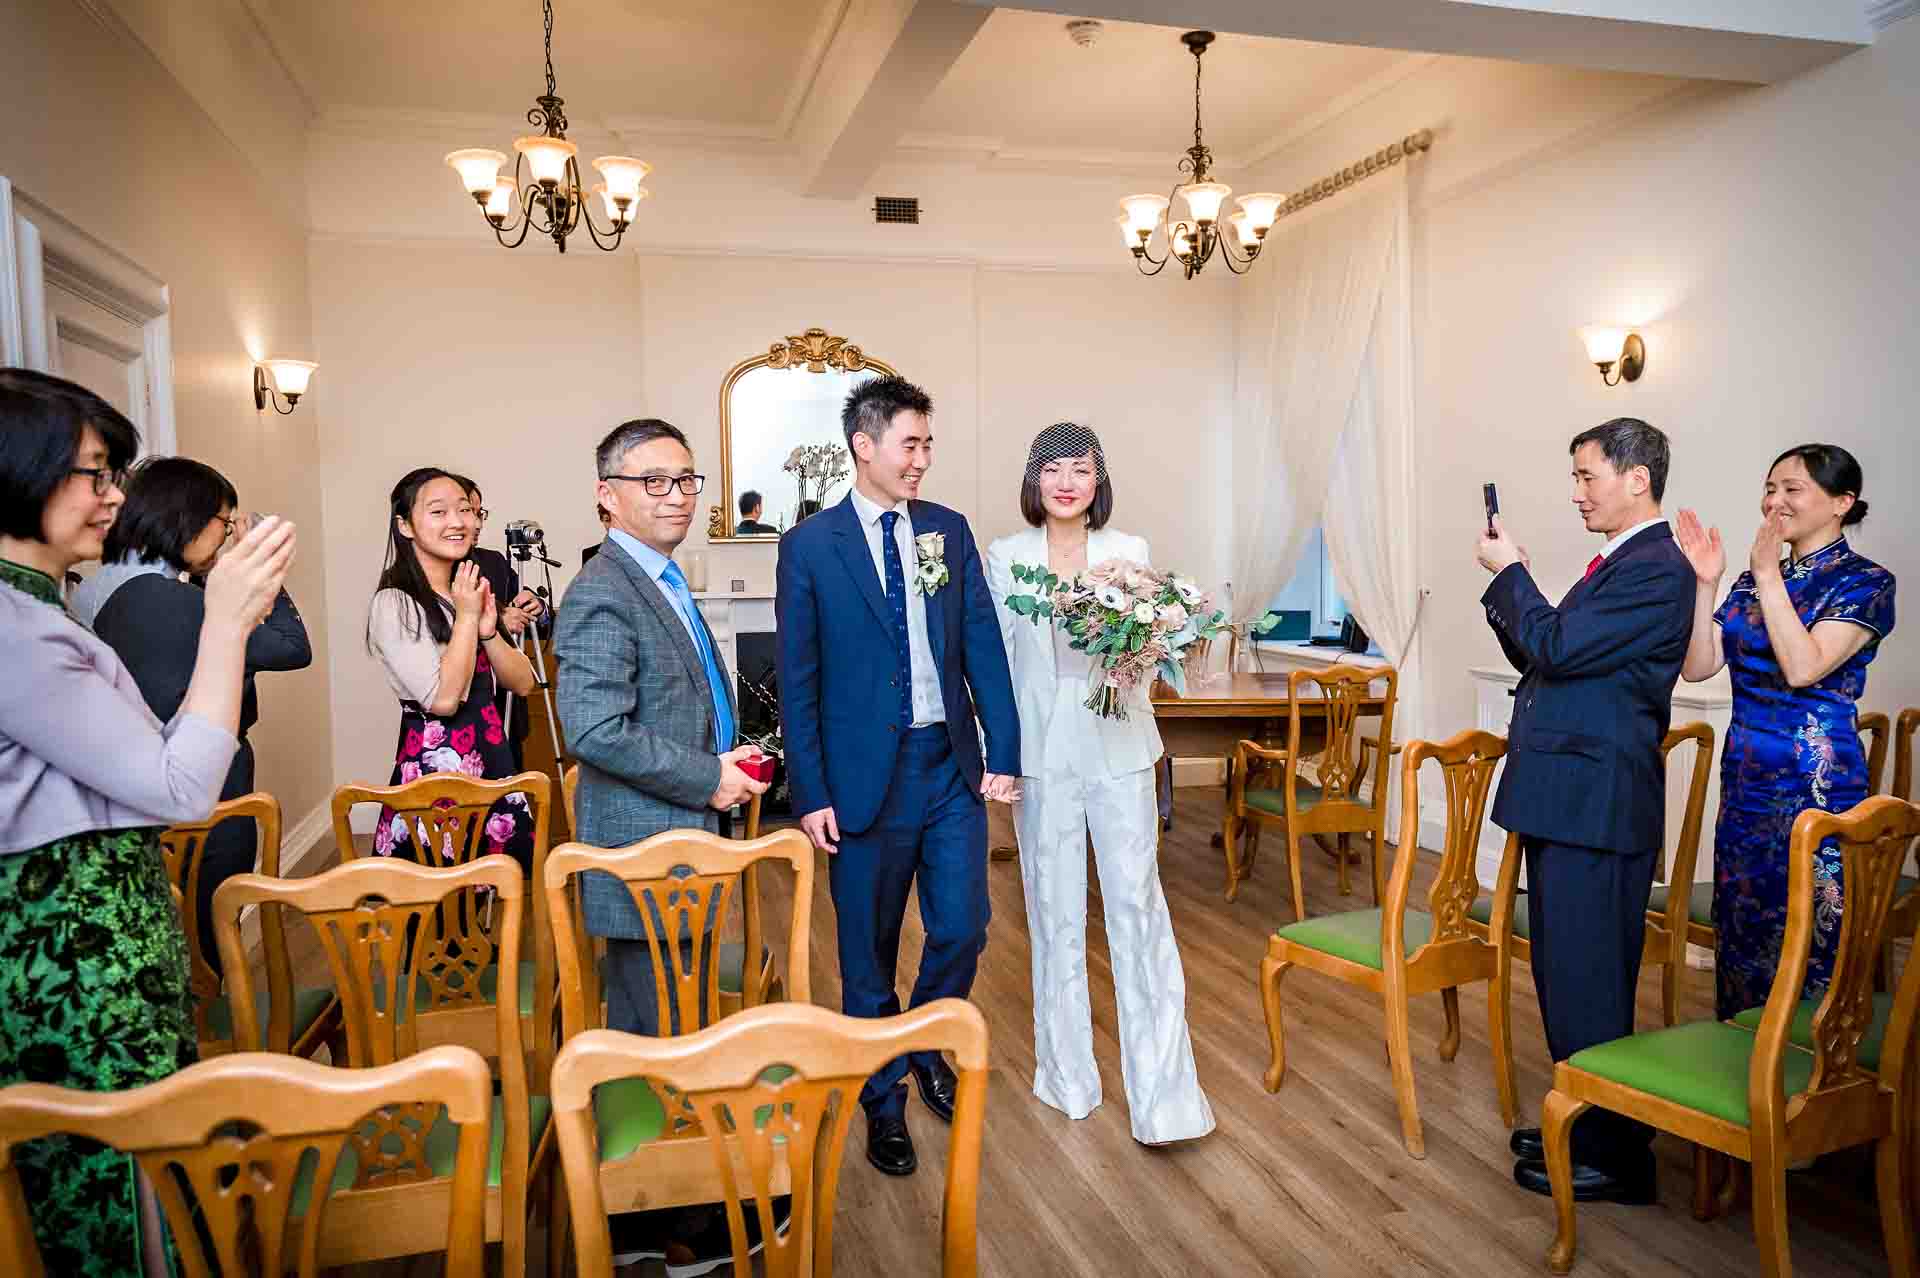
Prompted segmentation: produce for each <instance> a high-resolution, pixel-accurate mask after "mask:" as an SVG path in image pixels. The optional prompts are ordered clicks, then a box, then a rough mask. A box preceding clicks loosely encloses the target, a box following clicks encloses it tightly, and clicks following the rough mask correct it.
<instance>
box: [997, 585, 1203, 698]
mask: <svg viewBox="0 0 1920 1278" xmlns="http://www.w3.org/2000/svg"><path fill="white" fill-rule="evenodd" d="M1013 578H1014V580H1015V581H1018V582H1021V583H1023V584H1025V585H1028V586H1031V587H1032V588H1033V593H1031V594H1018V595H1008V596H1007V607H1008V608H1009V609H1010V610H1011V611H1013V612H1014V613H1016V614H1017V615H1019V616H1022V617H1025V618H1027V619H1028V620H1029V621H1031V622H1033V623H1034V624H1035V625H1039V624H1040V622H1041V619H1042V618H1050V619H1052V621H1053V624H1055V625H1057V626H1061V627H1064V628H1065V630H1066V632H1067V635H1068V638H1069V646H1071V647H1073V648H1076V649H1078V650H1080V651H1082V652H1085V653H1086V654H1087V655H1088V656H1090V657H1092V658H1094V659H1095V664H1096V668H1097V669H1099V670H1100V671H1102V672H1103V676H1104V677H1102V678H1101V679H1100V680H1099V681H1098V682H1097V683H1096V684H1095V685H1094V688H1093V691H1092V693H1091V694H1090V695H1089V696H1088V697H1087V701H1086V706H1087V709H1089V710H1091V711H1093V712H1094V713H1095V714H1097V715H1099V716H1100V717H1101V718H1103V719H1124V718H1126V717H1127V701H1128V699H1129V698H1130V697H1131V696H1132V694H1133V692H1134V690H1135V689H1137V688H1140V687H1141V686H1143V685H1145V684H1147V683H1149V682H1150V681H1151V680H1152V679H1153V677H1154V676H1155V675H1156V674H1157V675H1159V676H1160V677H1161V678H1162V679H1165V680H1166V681H1167V683H1168V684H1169V685H1170V686H1171V687H1172V688H1173V689H1174V690H1175V691H1176V692H1179V693H1181V694H1182V695H1184V694H1185V692H1186V687H1187V677H1186V668H1185V666H1184V665H1183V664H1182V662H1181V658H1182V656H1183V655H1184V654H1185V653H1186V651H1187V649H1188V648H1189V647H1191V646H1192V645H1193V644H1195V643H1198V642H1201V641H1205V640H1211V639H1212V638H1213V637H1214V636H1215V635H1217V634H1219V633H1220V629H1221V626H1222V624H1223V623H1224V621H1225V620H1226V614H1225V613H1222V612H1216V611H1214V610H1213V601H1212V600H1211V599H1209V598H1208V597H1207V596H1206V594H1205V593H1203V592H1202V591H1201V589H1200V587H1199V586H1197V585H1195V584H1194V583H1193V581H1192V580H1190V579H1188V578H1186V577H1181V576H1177V575H1175V574H1173V573H1168V572H1155V571H1154V570H1153V569H1151V568H1147V567H1143V566H1142V565H1140V564H1136V563H1132V562H1129V561H1128V560H1125V559H1108V560H1103V561H1102V562H1100V563H1097V564H1094V565H1093V566H1092V567H1090V568H1088V569H1087V570H1086V571H1085V572H1084V573H1081V574H1079V575H1078V576H1075V577H1071V578H1067V579H1064V580H1063V579H1062V578H1060V577H1058V576H1056V575H1054V574H1053V573H1052V572H1049V571H1048V570H1047V569H1046V568H1045V567H1044V566H1030V565H1027V564H1015V565H1014V566H1013Z"/></svg>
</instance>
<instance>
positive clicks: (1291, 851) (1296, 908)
mask: <svg viewBox="0 0 1920 1278" xmlns="http://www.w3.org/2000/svg"><path fill="white" fill-rule="evenodd" d="M1300 852H1301V848H1300V836H1299V835H1297V834H1295V833H1293V832H1292V831H1291V830H1289V831H1288V832H1287V874H1288V876H1289V877H1290V878H1291V879H1292V880H1293V920H1294V922H1296V923H1300V922H1304V921H1305V920H1306V917H1307V893H1306V889H1305V888H1303V887H1301V885H1300Z"/></svg>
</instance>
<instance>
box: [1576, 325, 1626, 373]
mask: <svg viewBox="0 0 1920 1278" xmlns="http://www.w3.org/2000/svg"><path fill="white" fill-rule="evenodd" d="M1580 340H1581V342H1582V343H1584V344H1585V345H1586V348H1587V358H1588V359H1590V360H1592V361H1593V362H1594V363H1596V364H1612V363H1613V362H1614V361H1615V360H1617V359H1619V358H1620V351H1621V348H1622V347H1624V346H1626V344H1627V330H1626V329H1624V328H1608V327H1606V326H1604V325H1601V324H1589V325H1587V326H1586V327H1585V328H1583V329H1581V330H1580Z"/></svg>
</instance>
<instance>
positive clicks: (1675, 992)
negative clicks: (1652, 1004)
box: [1660, 962, 1686, 1029]
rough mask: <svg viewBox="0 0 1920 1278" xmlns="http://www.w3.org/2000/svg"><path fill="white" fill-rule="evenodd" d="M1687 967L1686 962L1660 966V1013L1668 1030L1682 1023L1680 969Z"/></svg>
mask: <svg viewBox="0 0 1920 1278" xmlns="http://www.w3.org/2000/svg"><path fill="white" fill-rule="evenodd" d="M1685 966H1686V964H1685V963H1684V962H1682V963H1672V962H1668V963H1662V964H1661V965H1660V1013H1661V1015H1662V1016H1664V1017H1665V1018H1666V1022H1667V1028H1668V1029H1672V1028H1673V1027H1674V1026H1675V1025H1678V1024H1679V1023H1680V969H1681V968H1683V967H1685Z"/></svg>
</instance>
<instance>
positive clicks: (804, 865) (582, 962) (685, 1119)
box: [545, 830, 814, 1211]
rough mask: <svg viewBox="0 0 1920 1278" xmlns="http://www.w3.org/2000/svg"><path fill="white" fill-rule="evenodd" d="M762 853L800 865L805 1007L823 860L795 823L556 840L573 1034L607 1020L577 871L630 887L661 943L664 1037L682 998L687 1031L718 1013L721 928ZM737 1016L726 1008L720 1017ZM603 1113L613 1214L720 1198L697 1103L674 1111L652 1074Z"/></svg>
mask: <svg viewBox="0 0 1920 1278" xmlns="http://www.w3.org/2000/svg"><path fill="white" fill-rule="evenodd" d="M759 861H780V862H784V863H785V864H786V865H787V866H788V867H789V868H791V869H792V871H793V908H792V914H791V916H790V921H789V925H788V930H787V938H788V940H787V961H786V981H787V989H788V991H789V997H791V998H792V999H793V1000H795V1001H796V1002H799V1003H806V1002H808V1001H809V1000H810V999H811V998H812V984H811V982H810V980H809V977H808V938H809V924H810V921H811V919H812V914H813V869H814V856H813V847H812V845H811V844H810V843H808V842H807V838H806V836H805V835H803V834H801V833H800V832H799V831H798V830H786V831H783V832H781V833H779V834H774V835H769V836H767V837H766V838H762V839H755V840H752V841H750V842H744V843H743V842H740V841H738V840H734V839H722V838H721V837H719V836H718V835H715V834H708V833H707V832H705V831H704V830H675V831H669V832H668V833H665V834H657V835H655V836H654V837H652V838H650V839H647V840H645V841H643V842H641V843H636V844H634V845H633V846H632V847H628V848H604V849H603V848H593V847H588V846H587V845H586V844H583V843H566V844H562V845H561V846H559V847H557V848H555V849H554V850H553V852H552V854H551V855H550V856H549V857H548V858H547V876H546V884H545V888H546V893H547V905H548V911H549V913H550V914H551V915H552V917H553V920H554V933H555V940H556V948H557V949H558V951H559V956H560V1006H561V1021H562V1024H563V1026H564V1032H565V1038H566V1040H567V1041H568V1042H571V1041H572V1040H573V1039H575V1038H577V1037H578V1036H579V1035H581V1034H584V1033H587V1032H589V1031H591V1030H597V1029H604V1028H605V1025H606V1004H605V999H604V996H603V994H602V991H601V980H600V970H599V964H598V963H597V962H596V961H595V957H594V950H593V941H594V938H593V937H591V936H589V935H588V934H587V932H586V930H585V928H584V927H583V926H582V925H581V921H580V916H579V913H578V909H579V895H578V892H579V885H578V879H579V876H580V875H582V874H585V873H587V872H589V871H594V870H598V871H603V872H605V873H608V874H611V875H612V876H613V877H615V878H616V879H619V880H621V881H622V882H623V883H625V884H626V886H627V889H628V891H630V892H631V893H632V894H633V897H634V903H635V906H636V907H637V908H638V909H639V911H640V915H641V918H642V920H643V922H644V924H645V926H646V930H647V937H646V941H647V944H648V946H649V948H650V950H651V951H652V957H653V978H654V999H655V1006H656V1007H658V1008H659V1009H660V1029H661V1033H662V1035H663V1036H664V1035H670V1034H671V1033H672V1031H673V1028H674V1022H673V1020H672V1018H671V1017H670V1016H669V1015H668V1009H669V1008H671V1007H673V1006H676V1005H677V1006H678V1008H679V1009H680V1018H679V1029H680V1032H681V1033H683V1034H685V1033H691V1032H693V1031H696V1030H699V1029H703V1028H705V1021H704V1019H703V1015H704V1014H708V1013H711V1014H713V1015H714V1016H715V1017H716V1018H717V1019H718V1018H719V1014H720V1013H721V1011H722V1010H723V1008H722V1004H721V1001H720V997H719V996H720V992H721V989H720V983H721V969H722V968H723V967H725V966H726V965H727V959H726V956H725V954H724V953H723V950H724V946H723V945H722V944H721V943H720V942H719V940H718V937H719V935H720V931H721V927H720V925H721V924H722V923H723V922H724V921H725V919H726V916H727V913H728V911H729V909H730V906H731V901H732V899H733V898H734V897H735V896H737V895H740V894H741V884H742V883H743V882H744V881H745V876H744V875H743V874H742V871H743V870H744V869H746V868H747V867H748V866H750V865H752V864H754V863H756V862H759ZM656 912H657V913H658V920H657V921H656V919H655V917H654V916H655V913H656ZM709 931H711V932H712V933H713V935H714V936H715V938H716V941H715V945H714V949H713V953H714V959H715V961H709V962H704V963H703V962H701V961H700V959H699V957H698V955H699V949H700V946H699V944H698V941H697V940H696V938H700V937H704V936H705V935H707V934H708V933H709ZM670 986H671V995H670V993H669V987H670ZM703 995H704V997H703ZM746 1010H748V1011H750V1010H752V1007H751V1006H750V1007H749V1008H748V1009H746ZM739 1014H744V1013H739ZM732 1019H733V1017H732V1016H731V1015H728V1016H726V1017H725V1018H724V1020H723V1022H722V1023H724V1021H731V1020H732ZM564 1050H565V1048H564V1046H563V1047H562V1051H564ZM598 1114H599V1121H600V1124H601V1128H600V1135H601V1144H600V1153H601V1156H602V1158H603V1159H604V1160H605V1163H604V1165H603V1166H602V1168H601V1188H602V1192H603V1193H604V1194H605V1195H606V1196H607V1198H608V1200H609V1201H611V1202H612V1203H613V1204H614V1210H616V1211H632V1210H637V1209H639V1208H641V1207H658V1206H671V1205H675V1204H688V1203H710V1202H716V1201H718V1200H719V1198H720V1186H719V1185H718V1183H717V1182H716V1181H715V1180H714V1171H713V1163H712V1159H711V1158H710V1156H709V1155H708V1154H707V1152H706V1150H705V1148H704V1146H703V1144H702V1143H701V1141H700V1135H701V1132H700V1128H699V1125H698V1123H697V1121H696V1120H695V1117H694V1115H693V1114H692V1112H691V1111H690V1110H688V1109H686V1108H685V1107H684V1106H680V1105H675V1106H674V1107H673V1109H672V1111H671V1112H669V1110H668V1108H667V1107H666V1106H664V1105H663V1104H662V1100H661V1098H660V1097H659V1096H658V1095H657V1094H656V1093H655V1092H654V1091H653V1090H652V1089H650V1088H649V1087H648V1086H647V1084H646V1082H645V1081H644V1080H642V1079H632V1080H629V1081H628V1082H625V1083H621V1084H617V1085H615V1086H613V1087H610V1088H607V1089H605V1090H603V1091H602V1093H601V1097H600V1102H599V1109H598ZM783 1192H784V1191H783Z"/></svg>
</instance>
